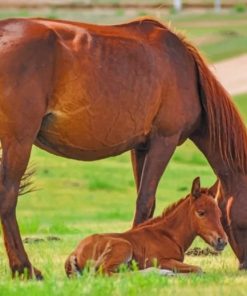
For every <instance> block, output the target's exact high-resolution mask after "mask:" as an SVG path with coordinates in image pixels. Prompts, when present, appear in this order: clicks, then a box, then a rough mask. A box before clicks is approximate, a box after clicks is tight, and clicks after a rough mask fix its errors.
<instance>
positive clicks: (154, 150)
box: [134, 134, 180, 226]
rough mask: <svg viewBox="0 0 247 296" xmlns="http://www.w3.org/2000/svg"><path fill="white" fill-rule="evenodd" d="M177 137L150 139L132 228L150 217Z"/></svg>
mask: <svg viewBox="0 0 247 296" xmlns="http://www.w3.org/2000/svg"><path fill="white" fill-rule="evenodd" d="M179 137H180V134H175V135H173V136H170V137H164V136H161V135H155V136H153V137H152V138H151V139H150V145H149V149H148V151H147V154H146V156H145V161H144V165H143V169H142V175H141V179H140V187H139V191H138V197H137V203H136V213H135V219H134V226H136V225H138V224H139V223H141V222H143V221H145V220H147V219H148V218H149V217H150V216H151V215H152V212H153V209H154V204H155V194H156V190H157V186H158V183H159V180H160V178H161V176H162V174H163V172H164V170H165V168H166V166H167V163H168V162H169V160H170V158H171V156H172V154H173V152H174V151H175V149H176V146H177V144H178V141H179Z"/></svg>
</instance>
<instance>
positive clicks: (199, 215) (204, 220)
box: [190, 177, 227, 251]
mask: <svg viewBox="0 0 247 296" xmlns="http://www.w3.org/2000/svg"><path fill="white" fill-rule="evenodd" d="M190 201H191V203H190V214H191V219H192V225H193V227H194V229H195V231H196V233H197V235H199V236H200V237H202V238H203V239H204V240H205V241H206V242H207V243H208V244H210V245H211V246H213V247H214V249H215V250H217V251H222V250H223V249H224V247H225V246H226V244H227V236H226V233H225V231H224V229H223V227H222V224H221V220H220V219H221V211H220V209H219V207H218V205H217V203H216V201H215V199H214V197H213V196H212V195H211V194H210V192H209V191H208V190H206V189H201V186H200V178H199V177H197V178H196V179H195V180H194V181H193V184H192V188H191V194H190Z"/></svg>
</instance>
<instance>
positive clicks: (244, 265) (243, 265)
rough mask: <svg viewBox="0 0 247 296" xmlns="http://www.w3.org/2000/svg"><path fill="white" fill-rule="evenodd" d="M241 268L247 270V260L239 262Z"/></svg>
mask: <svg viewBox="0 0 247 296" xmlns="http://www.w3.org/2000/svg"><path fill="white" fill-rule="evenodd" d="M238 269H239V270H244V271H247V262H246V261H244V262H242V263H239V267H238Z"/></svg>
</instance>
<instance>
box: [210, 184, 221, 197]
mask: <svg viewBox="0 0 247 296" xmlns="http://www.w3.org/2000/svg"><path fill="white" fill-rule="evenodd" d="M208 192H209V194H211V195H212V196H213V197H214V198H217V196H218V195H219V194H220V180H219V179H217V180H216V182H215V183H214V185H213V186H211V187H210V188H209V189H208Z"/></svg>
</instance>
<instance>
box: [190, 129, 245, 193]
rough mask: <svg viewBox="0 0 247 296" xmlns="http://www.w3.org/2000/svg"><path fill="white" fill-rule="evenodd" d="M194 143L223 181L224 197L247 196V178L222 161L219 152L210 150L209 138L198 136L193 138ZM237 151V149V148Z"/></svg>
mask: <svg viewBox="0 0 247 296" xmlns="http://www.w3.org/2000/svg"><path fill="white" fill-rule="evenodd" d="M192 140H193V142H194V143H195V144H196V145H197V147H198V148H199V149H200V150H201V151H202V152H203V154H204V155H205V157H206V158H207V160H208V162H209V163H210V165H211V167H212V168H213V170H214V172H215V174H216V175H217V176H218V178H219V179H220V181H221V185H222V188H223V190H224V196H225V197H230V196H235V197H236V196H240V195H242V194H243V195H246V192H247V176H246V175H245V174H243V173H241V172H238V170H237V169H232V168H231V167H230V166H229V163H227V162H226V161H225V160H224V159H222V156H221V154H220V153H219V150H218V149H217V148H216V149H214V150H212V149H210V146H209V144H208V143H209V141H210V139H209V136H207V135H205V134H204V135H197V136H196V137H193V138H192ZM236 149H237V148H236Z"/></svg>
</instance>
